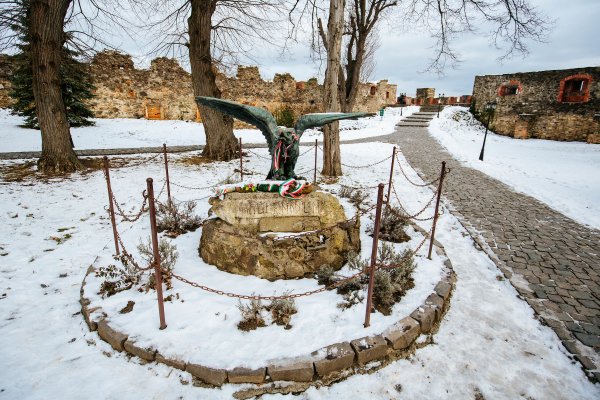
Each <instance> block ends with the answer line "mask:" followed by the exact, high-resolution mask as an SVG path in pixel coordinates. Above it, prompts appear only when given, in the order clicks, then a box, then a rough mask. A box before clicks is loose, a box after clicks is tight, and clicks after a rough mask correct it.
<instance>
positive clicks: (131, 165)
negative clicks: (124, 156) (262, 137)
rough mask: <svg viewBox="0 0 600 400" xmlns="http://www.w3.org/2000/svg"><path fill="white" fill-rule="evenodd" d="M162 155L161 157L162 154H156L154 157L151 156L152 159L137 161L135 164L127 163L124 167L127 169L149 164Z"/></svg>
mask: <svg viewBox="0 0 600 400" xmlns="http://www.w3.org/2000/svg"><path fill="white" fill-rule="evenodd" d="M162 155H163V153H162V152H160V153H156V154H155V155H153V156H152V157H150V158H148V159H146V160H141V161H137V162H134V163H128V164H127V165H126V166H127V167H138V166H140V165H145V164H148V163H150V161H153V160H155V159H156V158H158V157H160V156H162Z"/></svg>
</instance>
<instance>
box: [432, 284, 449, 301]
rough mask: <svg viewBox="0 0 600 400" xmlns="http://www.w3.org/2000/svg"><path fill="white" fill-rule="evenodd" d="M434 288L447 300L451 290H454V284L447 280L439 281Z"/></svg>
mask: <svg viewBox="0 0 600 400" xmlns="http://www.w3.org/2000/svg"><path fill="white" fill-rule="evenodd" d="M433 290H435V292H436V293H437V294H438V296H440V297H441V298H443V299H444V301H446V300H448V297H450V292H452V285H451V284H450V283H448V282H445V281H439V282H438V284H437V285H435V288H434V289H433Z"/></svg>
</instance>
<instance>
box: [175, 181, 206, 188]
mask: <svg viewBox="0 0 600 400" xmlns="http://www.w3.org/2000/svg"><path fill="white" fill-rule="evenodd" d="M170 183H171V185H173V186H177V187H180V188H182V189H190V190H206V189H214V188H215V187H216V186H217V185H218V183H217V184H214V185H212V186H204V187H194V186H185V185H180V184H178V183H175V182H173V181H170Z"/></svg>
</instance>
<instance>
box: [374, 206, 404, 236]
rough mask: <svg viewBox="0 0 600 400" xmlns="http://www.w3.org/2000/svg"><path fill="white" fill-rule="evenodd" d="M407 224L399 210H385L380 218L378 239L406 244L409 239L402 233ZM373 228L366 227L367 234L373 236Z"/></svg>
mask: <svg viewBox="0 0 600 400" xmlns="http://www.w3.org/2000/svg"><path fill="white" fill-rule="evenodd" d="M407 223H408V220H407V219H406V218H404V217H403V216H402V212H401V211H400V209H399V208H396V207H389V208H386V209H385V211H384V212H383V215H382V216H381V224H380V226H379V238H380V239H381V240H385V241H388V242H394V243H402V242H408V241H409V240H410V237H409V236H408V235H407V234H406V232H405V231H404V228H405V227H406V225H407ZM374 228H375V227H374V225H371V226H369V227H367V233H368V234H370V235H373V231H374Z"/></svg>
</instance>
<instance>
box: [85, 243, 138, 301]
mask: <svg viewBox="0 0 600 400" xmlns="http://www.w3.org/2000/svg"><path fill="white" fill-rule="evenodd" d="M115 260H119V261H121V263H120V265H119V266H117V265H115V264H110V265H109V266H108V267H100V268H98V269H97V270H96V272H95V275H96V277H98V278H104V281H103V282H102V283H101V284H100V290H99V291H98V294H99V295H101V296H102V298H104V297H105V296H106V297H110V296H112V295H115V294H117V293H119V292H122V291H124V290H129V289H131V288H132V287H134V286H135V285H137V284H138V283H140V281H141V279H142V271H140V270H138V269H137V268H135V267H134V266H133V265H130V264H129V260H128V259H127V257H125V256H124V255H123V254H121V255H120V256H115Z"/></svg>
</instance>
